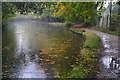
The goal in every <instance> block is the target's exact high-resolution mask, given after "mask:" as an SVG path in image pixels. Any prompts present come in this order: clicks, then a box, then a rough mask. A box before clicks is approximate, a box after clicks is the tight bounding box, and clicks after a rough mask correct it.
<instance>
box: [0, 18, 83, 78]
mask: <svg viewBox="0 0 120 80" xmlns="http://www.w3.org/2000/svg"><path fill="white" fill-rule="evenodd" d="M83 39H84V38H83V37H82V36H77V35H75V34H73V33H71V32H69V31H68V30H67V29H66V28H64V27H63V25H62V24H59V25H58V24H57V25H52V24H48V23H43V22H38V21H33V20H14V21H11V22H10V23H9V26H8V27H7V28H6V29H5V30H3V50H2V51H3V53H2V55H3V77H13V78H45V77H49V78H50V77H52V78H53V77H60V76H61V75H64V74H65V73H66V72H69V71H70V70H71V65H75V64H76V63H75V62H76V58H78V57H79V56H78V55H79V52H80V47H81V46H82V42H83Z"/></svg>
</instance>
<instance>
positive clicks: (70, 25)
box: [65, 22, 73, 27]
mask: <svg viewBox="0 0 120 80" xmlns="http://www.w3.org/2000/svg"><path fill="white" fill-rule="evenodd" d="M65 26H66V27H72V26H73V24H72V23H71V22H66V23H65Z"/></svg>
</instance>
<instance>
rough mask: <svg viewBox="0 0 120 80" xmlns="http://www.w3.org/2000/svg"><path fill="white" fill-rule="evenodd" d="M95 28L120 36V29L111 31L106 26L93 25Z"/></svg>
mask: <svg viewBox="0 0 120 80" xmlns="http://www.w3.org/2000/svg"><path fill="white" fill-rule="evenodd" d="M93 28H94V29H97V30H99V31H102V32H105V33H108V34H112V35H117V36H120V31H109V30H108V29H106V28H104V27H93Z"/></svg>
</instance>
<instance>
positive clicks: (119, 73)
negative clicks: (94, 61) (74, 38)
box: [82, 28, 120, 79]
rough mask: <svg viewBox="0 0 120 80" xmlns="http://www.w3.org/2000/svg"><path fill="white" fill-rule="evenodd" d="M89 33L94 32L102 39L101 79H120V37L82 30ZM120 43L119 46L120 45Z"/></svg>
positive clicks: (86, 29)
mask: <svg viewBox="0 0 120 80" xmlns="http://www.w3.org/2000/svg"><path fill="white" fill-rule="evenodd" d="M82 29H84V30H85V31H87V32H93V33H95V34H96V35H97V36H99V37H100V38H101V41H102V45H103V49H102V51H101V52H100V55H101V56H100V58H99V69H100V72H99V74H98V77H99V78H117V79H120V52H119V50H120V46H119V45H120V37H118V36H115V35H110V34H107V33H104V32H100V31H97V30H95V29H90V28H82ZM118 43H119V44H118Z"/></svg>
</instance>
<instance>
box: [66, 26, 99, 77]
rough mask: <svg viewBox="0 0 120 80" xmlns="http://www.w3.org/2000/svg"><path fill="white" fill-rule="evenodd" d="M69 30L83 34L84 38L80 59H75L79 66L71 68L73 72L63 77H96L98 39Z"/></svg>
mask: <svg viewBox="0 0 120 80" xmlns="http://www.w3.org/2000/svg"><path fill="white" fill-rule="evenodd" d="M70 30H72V31H74V32H76V33H80V34H83V35H84V36H85V37H86V40H85V43H84V45H83V49H82V50H81V52H80V54H81V58H79V59H77V61H78V63H79V65H77V66H75V67H73V70H72V71H71V72H70V73H69V74H67V75H66V76H64V77H68V78H88V77H92V78H93V77H95V76H96V71H97V67H96V61H97V55H98V54H97V52H98V51H99V49H100V38H99V37H98V36H96V35H95V34H93V33H90V32H85V31H83V30H78V29H75V28H70Z"/></svg>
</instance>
